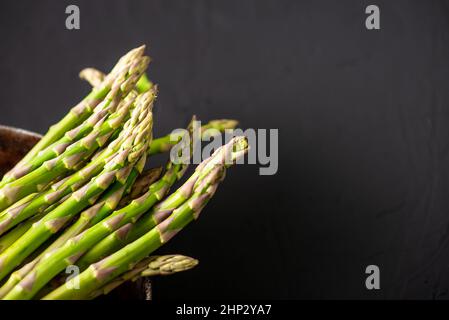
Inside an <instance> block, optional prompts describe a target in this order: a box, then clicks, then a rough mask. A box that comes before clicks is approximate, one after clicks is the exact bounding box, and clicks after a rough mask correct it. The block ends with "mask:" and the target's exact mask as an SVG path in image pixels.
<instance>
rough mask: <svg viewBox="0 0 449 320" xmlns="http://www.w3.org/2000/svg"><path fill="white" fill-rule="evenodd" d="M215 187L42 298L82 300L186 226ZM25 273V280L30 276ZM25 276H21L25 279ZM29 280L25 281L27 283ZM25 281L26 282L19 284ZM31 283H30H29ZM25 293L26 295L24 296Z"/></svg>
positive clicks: (17, 291)
mask: <svg viewBox="0 0 449 320" xmlns="http://www.w3.org/2000/svg"><path fill="white" fill-rule="evenodd" d="M215 190H216V185H214V186H211V187H210V188H209V189H208V191H207V192H206V193H205V194H202V195H200V196H199V195H197V194H194V195H193V196H192V197H191V199H190V200H189V201H187V202H185V203H184V204H182V205H181V206H180V207H179V208H177V209H176V210H174V211H173V213H172V214H171V215H170V217H169V218H167V219H166V220H164V221H163V222H162V223H160V224H158V225H157V227H155V228H153V229H152V230H151V231H150V232H148V233H146V234H145V235H144V236H142V237H141V238H139V239H138V240H136V241H134V242H132V243H130V244H128V245H127V246H126V247H124V248H123V249H121V250H119V251H117V252H115V253H114V254H112V255H110V256H108V257H107V258H105V259H103V260H101V261H100V262H97V263H95V264H93V265H91V266H90V267H89V268H88V269H86V270H85V271H84V272H82V273H81V274H79V275H78V276H76V277H75V278H73V279H71V281H73V283H79V286H78V287H77V288H74V286H67V285H62V286H60V287H59V288H57V289H56V290H54V291H52V292H51V293H49V294H48V295H46V296H45V297H44V298H43V299H46V300H48V299H62V300H68V299H82V298H83V297H85V296H88V295H89V293H90V292H94V291H96V290H98V289H99V288H101V287H103V286H104V285H105V284H107V283H108V282H110V281H111V280H113V279H115V278H117V277H118V276H120V275H121V274H123V273H125V272H126V271H129V270H130V269H132V267H133V266H135V265H136V264H137V263H139V261H141V260H142V259H144V258H145V257H147V256H148V255H149V254H151V253H152V252H154V251H155V250H156V249H158V248H159V247H160V246H162V245H163V244H164V243H166V242H167V241H169V240H170V239H171V238H172V237H173V236H174V235H175V234H176V233H178V232H179V231H180V230H181V229H183V228H184V227H185V226H187V225H188V224H189V223H190V222H191V221H192V220H195V219H197V218H198V216H199V214H200V212H201V210H202V209H203V208H204V206H205V205H206V204H207V202H208V201H209V199H210V198H211V197H212V195H213V194H214V192H215ZM32 274H33V273H31V274H29V275H28V276H27V278H28V277H29V280H30V279H32ZM25 280H26V279H24V281H25ZM28 283H29V282H28ZM23 284H26V283H23ZM33 284H34V283H31V286H33ZM28 288H29V286H28V287H23V286H16V287H14V289H13V290H12V291H11V292H10V293H9V294H8V295H7V296H6V297H5V299H18V298H22V297H23V296H24V294H23V293H24V292H26V291H27V289H28ZM25 296H26V295H25Z"/></svg>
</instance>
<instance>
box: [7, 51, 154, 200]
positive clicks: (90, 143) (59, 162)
mask: <svg viewBox="0 0 449 320" xmlns="http://www.w3.org/2000/svg"><path fill="white" fill-rule="evenodd" d="M144 58H146V57H144ZM144 58H142V59H141V60H140V61H138V63H137V64H134V65H131V66H130V71H131V70H134V69H135V70H139V74H141V73H142V72H143V71H144V70H145V69H146V67H147V65H148V63H149V60H148V59H144ZM133 76H136V74H135V73H133V74H132V75H131V76H130V77H129V78H128V79H126V78H125V76H124V74H122V77H119V78H117V79H116V81H115V82H114V84H113V90H111V91H110V96H109V98H108V99H107V101H110V102H109V103H114V104H118V103H119V101H120V99H121V97H122V96H126V95H127V94H128V92H129V91H131V89H132V87H133V86H134V84H135V81H137V79H138V78H136V77H133ZM133 81H134V82H133ZM131 97H134V95H133V94H131ZM129 100H131V101H129ZM131 104H132V98H131V99H125V100H124V106H123V107H122V108H120V109H119V111H118V114H113V115H112V116H111V117H110V118H108V120H107V121H106V122H104V123H103V122H100V123H101V125H98V123H97V124H96V126H95V129H94V130H93V131H92V133H90V134H89V135H87V136H86V137H84V138H83V139H81V140H79V141H77V142H76V143H74V144H72V145H71V146H70V147H69V148H67V149H66V150H65V151H64V152H63V153H62V154H61V155H60V156H58V157H56V158H54V159H52V160H49V161H46V162H44V163H43V164H42V165H41V166H40V167H39V168H37V169H36V170H34V171H32V172H30V173H28V174H26V175H24V176H22V177H21V178H19V179H17V180H15V181H12V182H10V183H7V184H6V185H4V186H3V188H2V189H0V209H4V208H7V207H8V206H10V205H11V204H12V203H14V202H16V201H17V200H20V199H21V198H23V197H25V196H27V195H28V194H30V193H32V192H36V191H39V186H40V185H43V184H47V183H48V182H50V181H51V180H53V179H54V178H56V177H57V176H59V175H61V174H64V173H66V172H68V171H70V170H72V169H73V168H74V167H75V166H76V165H77V164H79V163H80V162H82V161H84V160H86V159H88V158H90V156H91V155H92V154H93V152H94V151H95V150H96V149H98V148H99V147H101V146H102V145H104V144H105V143H106V142H107V140H108V139H109V138H110V136H111V134H112V132H113V131H115V130H116V129H118V128H119V127H120V126H121V123H122V121H123V119H124V117H125V116H126V114H127V112H128V110H129V107H130V105H131ZM114 115H115V117H114ZM22 170H23V168H22Z"/></svg>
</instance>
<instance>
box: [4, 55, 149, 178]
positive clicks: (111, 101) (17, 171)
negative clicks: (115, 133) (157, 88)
mask: <svg viewBox="0 0 449 320" xmlns="http://www.w3.org/2000/svg"><path fill="white" fill-rule="evenodd" d="M147 65H148V58H147V57H145V58H138V59H136V60H132V61H130V62H129V63H128V65H126V66H124V68H123V69H122V70H121V72H120V73H119V74H117V76H116V80H115V81H114V83H113V85H112V87H111V91H109V93H108V94H107V95H106V97H105V99H104V100H103V101H102V102H101V103H100V104H99V105H97V107H96V108H95V109H94V112H93V114H92V115H91V116H90V117H89V118H88V119H87V120H86V121H84V122H83V123H82V124H80V125H79V126H78V127H76V128H75V129H72V130H71V131H69V132H67V133H66V134H65V135H64V136H63V137H61V138H60V139H59V140H58V141H56V142H54V143H53V144H51V145H50V146H48V147H47V148H45V149H44V150H42V151H40V152H39V153H38V154H37V155H36V156H35V157H33V158H32V159H30V160H29V161H27V162H25V161H23V160H22V161H21V164H20V165H17V166H15V167H14V168H13V169H12V170H11V171H10V172H8V173H7V174H6V175H5V176H4V177H3V179H2V183H1V185H0V186H4V185H5V184H6V183H9V182H12V181H14V180H17V179H18V178H20V177H22V176H24V175H26V174H28V173H30V172H31V171H33V170H35V169H36V168H38V167H39V166H40V165H42V164H43V163H44V162H45V161H48V160H50V159H53V158H55V157H57V156H59V155H61V154H62V153H63V152H64V151H65V150H66V149H67V148H68V147H69V146H70V145H71V144H72V143H73V142H74V141H77V140H79V139H81V138H83V137H85V136H86V135H87V134H89V133H90V132H91V131H92V130H93V129H94V128H95V125H96V124H97V123H98V122H100V121H102V119H104V117H105V116H106V115H108V114H112V113H113V112H115V111H116V109H117V106H118V100H119V99H117V97H118V98H119V96H118V93H119V90H120V89H121V88H120V86H121V84H123V83H124V82H125V81H127V80H128V79H130V77H131V76H132V75H133V74H135V73H137V74H138V75H140V74H142V73H143V72H144V68H145V67H146V66H147ZM125 93H126V92H125ZM131 96H133V95H131ZM123 115H124V116H126V112H125V113H124V114H123ZM116 117H118V115H116ZM115 123H116V124H117V125H120V118H117V121H116V122H115ZM105 125H106V124H105ZM105 129H107V127H106V128H105Z"/></svg>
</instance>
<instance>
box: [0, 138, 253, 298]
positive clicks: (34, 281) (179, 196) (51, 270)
mask: <svg viewBox="0 0 449 320" xmlns="http://www.w3.org/2000/svg"><path fill="white" fill-rule="evenodd" d="M236 142H237V140H236V139H234V140H233V141H231V142H230V143H231V144H232V146H234V144H235V143H236ZM239 147H240V149H241V150H237V151H236V152H235V154H236V155H237V154H240V153H241V152H245V150H246V148H247V145H246V140H244V143H242V141H240V140H239ZM228 149H229V147H226V148H223V147H222V148H220V149H219V150H217V152H216V153H215V154H214V155H215V158H216V159H212V160H209V161H207V162H210V163H214V164H215V163H216V164H220V163H221V162H220V159H224V156H225V154H224V153H225V151H226V150H228ZM199 168H201V170H202V172H198V173H195V174H194V175H192V177H191V178H190V179H188V180H187V182H186V183H185V184H184V185H183V186H182V187H181V188H179V189H178V190H177V191H176V192H175V193H173V194H172V195H171V196H170V197H168V198H167V199H166V200H164V202H163V203H161V204H160V205H158V210H157V213H156V214H155V216H156V217H157V218H156V219H157V220H158V221H161V220H163V219H165V218H166V217H167V216H168V215H170V214H171V213H172V212H173V210H174V209H175V208H177V207H178V206H180V205H182V204H183V203H185V202H186V200H187V199H189V198H191V197H193V196H192V192H193V191H192V190H197V188H198V190H201V192H199V191H198V192H196V193H195V194H196V198H201V199H202V198H204V197H202V195H203V194H207V192H208V191H206V193H204V189H205V188H203V187H202V186H203V185H204V183H205V181H208V183H209V184H208V185H207V190H210V183H215V182H216V181H217V177H219V176H220V174H219V173H220V172H221V171H217V170H216V166H215V165H213V166H208V165H205V164H204V165H202V166H201V165H200V166H199ZM218 168H219V169H223V170H224V168H225V166H224V165H221V166H218ZM206 174H209V175H210V177H211V178H208V176H207V175H206ZM201 176H204V177H203V180H202V181H201V182H199V181H198V179H197V178H198V177H201ZM197 182H199V183H198V185H197V188H196V187H195V184H196V183H197ZM156 185H157V183H156ZM152 186H154V185H152ZM150 188H151V187H150ZM195 194H194V195H195ZM151 196H157V192H156V193H155V192H152V193H149V195H145V196H143V197H142V198H140V199H138V200H136V201H133V202H132V203H131V204H130V205H129V206H127V207H125V208H123V209H121V210H118V211H116V212H115V213H114V214H112V215H111V216H110V217H109V218H107V219H105V221H103V222H101V223H98V224H96V225H95V226H93V227H91V228H89V229H87V230H86V231H85V232H83V233H82V234H80V235H79V236H77V237H75V238H72V239H71V240H69V241H68V242H67V243H66V245H64V246H63V247H61V248H59V249H57V250H56V251H53V252H51V253H49V255H47V256H46V257H44V258H42V259H41V260H40V261H39V262H38V264H37V265H36V266H34V268H33V270H32V271H30V272H29V273H28V274H27V276H26V277H25V278H24V279H23V280H22V281H21V282H20V283H19V284H18V285H16V286H15V287H14V288H13V289H12V290H11V291H10V292H9V293H8V294H7V295H6V296H5V299H8V298H12V299H28V298H32V297H33V296H34V295H35V294H36V293H37V292H38V291H39V290H40V289H41V288H42V287H43V286H45V284H47V283H48V282H49V281H50V280H51V279H52V278H53V277H54V276H56V275H57V274H58V273H59V272H60V271H62V270H63V269H64V268H65V267H67V266H68V265H70V264H73V263H75V262H76V260H77V259H78V258H79V257H80V256H81V255H82V254H83V253H84V252H85V251H86V250H87V249H89V248H90V247H92V246H93V245H94V244H95V243H96V242H97V241H98V240H101V239H103V238H104V237H106V236H107V235H108V234H110V233H111V232H113V231H114V230H117V229H119V228H120V227H122V226H124V225H126V224H128V223H130V222H135V220H136V219H137V218H138V217H140V216H141V214H142V213H144V212H145V211H147V210H148V209H149V208H150V207H151V206H152V205H154V203H155V202H156V201H157V200H156V201H152V202H151V203H150V202H148V199H151Z"/></svg>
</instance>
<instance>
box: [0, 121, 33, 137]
mask: <svg viewBox="0 0 449 320" xmlns="http://www.w3.org/2000/svg"><path fill="white" fill-rule="evenodd" d="M0 130H5V131H14V132H16V133H20V134H23V135H27V136H30V137H33V138H39V139H40V138H42V135H40V134H39V133H36V132H33V131H29V130H26V129H21V128H17V127H12V126H6V125H2V124H0Z"/></svg>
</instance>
